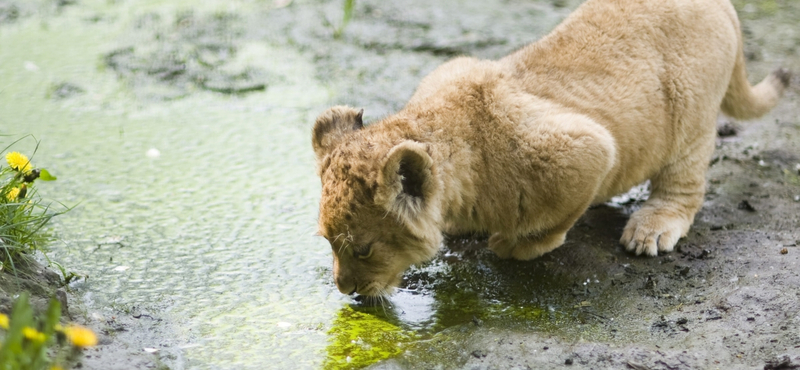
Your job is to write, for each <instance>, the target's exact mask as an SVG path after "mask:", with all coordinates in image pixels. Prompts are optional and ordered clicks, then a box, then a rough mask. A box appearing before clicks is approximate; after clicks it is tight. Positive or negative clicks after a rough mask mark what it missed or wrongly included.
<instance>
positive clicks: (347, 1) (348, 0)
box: [333, 0, 356, 39]
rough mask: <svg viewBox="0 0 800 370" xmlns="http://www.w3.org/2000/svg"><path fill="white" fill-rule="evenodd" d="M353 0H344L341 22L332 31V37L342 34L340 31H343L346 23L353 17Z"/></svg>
mask: <svg viewBox="0 0 800 370" xmlns="http://www.w3.org/2000/svg"><path fill="white" fill-rule="evenodd" d="M355 2H356V1H355V0H344V15H343V16H342V24H341V25H340V26H339V28H337V29H336V30H334V31H333V37H335V38H337V39H338V38H339V37H341V36H342V32H344V28H345V27H347V24H348V23H350V19H352V18H353V7H354V6H355Z"/></svg>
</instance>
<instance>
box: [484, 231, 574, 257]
mask: <svg viewBox="0 0 800 370" xmlns="http://www.w3.org/2000/svg"><path fill="white" fill-rule="evenodd" d="M566 236H567V233H565V232H558V233H550V234H547V235H544V236H527V237H522V238H517V239H515V240H514V241H513V242H512V241H510V240H509V239H508V238H507V237H505V236H503V235H501V234H500V233H495V234H494V235H492V236H491V237H490V238H489V249H491V250H492V251H494V253H495V254H497V256H498V257H500V258H513V259H515V260H520V261H528V260H532V259H534V258H536V257H539V256H541V255H543V254H545V253H547V252H550V251H552V250H553V249H556V248H558V247H560V246H561V245H562V244H564V239H565V238H566Z"/></svg>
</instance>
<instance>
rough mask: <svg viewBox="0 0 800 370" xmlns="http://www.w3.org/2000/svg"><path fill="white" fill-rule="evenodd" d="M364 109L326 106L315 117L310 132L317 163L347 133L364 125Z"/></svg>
mask: <svg viewBox="0 0 800 370" xmlns="http://www.w3.org/2000/svg"><path fill="white" fill-rule="evenodd" d="M363 116H364V110H363V109H360V110H356V109H354V108H351V107H348V106H343V105H337V106H335V107H331V108H328V110H326V111H324V112H322V114H320V115H319V117H317V121H316V122H315V123H314V131H313V132H312V134H311V144H312V145H313V146H314V154H315V155H316V157H317V163H319V161H321V160H322V158H324V157H325V155H326V154H328V153H329V152H330V151H331V150H332V149H333V148H335V147H336V146H337V145H339V143H340V142H341V141H342V139H343V138H344V137H346V136H347V135H349V134H351V133H353V132H355V131H358V130H360V129H362V128H363V127H364V122H363V121H362V119H363Z"/></svg>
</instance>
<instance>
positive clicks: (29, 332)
mask: <svg viewBox="0 0 800 370" xmlns="http://www.w3.org/2000/svg"><path fill="white" fill-rule="evenodd" d="M22 335H24V336H25V338H28V339H30V340H31V341H34V342H44V340H45V339H47V337H46V336H45V335H44V333H40V332H39V331H38V330H36V329H34V328H32V327H30V326H26V327H24V328H22Z"/></svg>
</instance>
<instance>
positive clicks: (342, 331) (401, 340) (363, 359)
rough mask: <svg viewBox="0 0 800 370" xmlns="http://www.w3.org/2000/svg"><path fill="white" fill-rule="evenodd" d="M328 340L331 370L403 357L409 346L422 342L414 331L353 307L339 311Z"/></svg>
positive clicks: (329, 366)
mask: <svg viewBox="0 0 800 370" xmlns="http://www.w3.org/2000/svg"><path fill="white" fill-rule="evenodd" d="M328 337H329V339H328V340H329V344H328V347H327V348H326V353H327V358H326V359H325V362H324V363H323V368H325V369H329V370H339V369H359V368H362V367H365V366H368V365H371V364H373V363H376V362H378V361H381V360H385V359H388V358H391V357H393V356H396V355H398V354H400V353H402V352H403V350H404V347H406V346H407V345H408V344H409V343H411V342H414V341H416V340H419V339H420V336H419V335H418V334H416V333H415V332H414V331H410V330H404V329H402V328H401V327H399V326H397V325H395V324H392V323H390V322H388V321H385V320H384V319H382V318H381V317H380V316H378V315H374V314H370V313H366V312H359V311H356V310H354V309H353V308H351V307H344V308H342V309H341V310H339V312H338V314H337V317H336V318H335V319H334V320H333V326H332V327H331V328H330V330H328Z"/></svg>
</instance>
